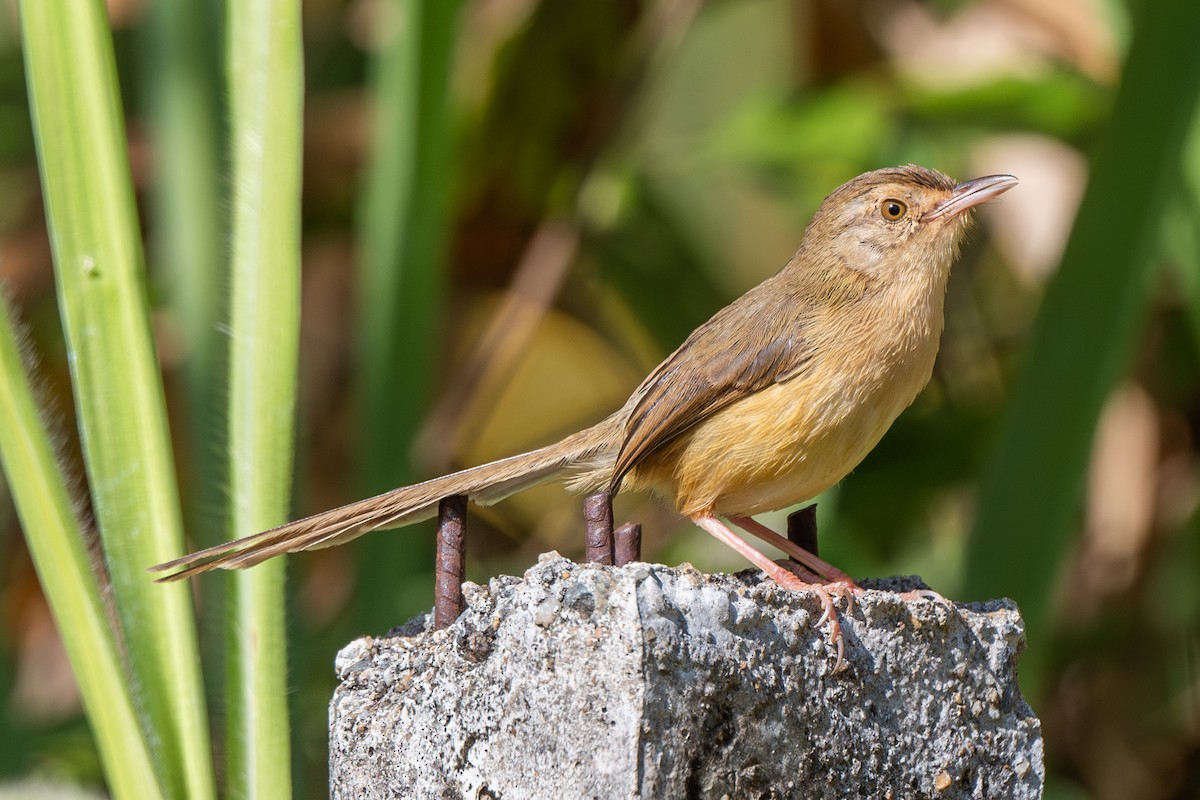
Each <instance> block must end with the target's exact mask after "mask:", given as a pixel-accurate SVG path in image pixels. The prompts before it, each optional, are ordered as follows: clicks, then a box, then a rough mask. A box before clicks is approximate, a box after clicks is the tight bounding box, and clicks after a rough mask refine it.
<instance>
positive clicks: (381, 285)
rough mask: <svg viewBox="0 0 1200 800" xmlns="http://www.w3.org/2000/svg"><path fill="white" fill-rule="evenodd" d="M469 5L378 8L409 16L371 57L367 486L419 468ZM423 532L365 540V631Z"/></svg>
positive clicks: (374, 625) (365, 301) (365, 259)
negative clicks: (415, 464) (452, 79)
mask: <svg viewBox="0 0 1200 800" xmlns="http://www.w3.org/2000/svg"><path fill="white" fill-rule="evenodd" d="M460 5H461V2H460V0H438V2H406V1H405V0H388V2H385V3H382V4H381V7H380V9H379V11H380V12H384V13H382V16H383V18H385V19H389V20H397V21H399V23H400V24H398V25H395V26H388V29H389V30H390V31H392V32H393V34H394V35H392V36H391V38H389V39H388V40H386V41H384V42H383V43H382V46H381V50H380V51H379V52H378V53H377V55H376V61H375V63H374V65H373V66H374V76H373V86H372V98H373V102H374V112H375V117H374V130H373V151H372V155H371V164H370V166H369V167H368V168H367V169H366V170H365V171H364V175H365V176H366V181H367V183H366V186H365V187H364V189H363V192H364V201H363V209H362V222H361V225H360V229H359V238H360V241H361V253H362V258H361V263H362V272H361V274H362V278H361V288H360V295H359V306H360V308H361V309H362V312H361V320H362V323H361V328H360V330H359V342H358V345H359V375H360V378H359V390H360V393H361V402H362V407H363V417H362V418H363V427H362V432H361V434H360V442H361V445H362V459H361V462H362V465H363V471H362V474H363V476H364V484H365V485H364V487H363V488H364V491H365V492H366V493H368V494H372V493H375V492H378V491H382V490H385V489H390V488H392V487H393V486H397V485H399V484H401V483H407V482H409V481H410V479H412V478H413V477H414V476H413V474H412V468H411V463H410V459H409V458H408V457H407V454H408V452H409V447H410V446H411V445H412V440H413V436H414V434H415V433H416V429H417V425H418V423H419V422H420V419H421V415H422V414H423V413H424V412H425V409H426V404H427V403H428V401H429V395H430V389H431V388H432V386H433V380H432V373H433V363H434V356H435V354H436V352H437V346H436V342H437V341H438V329H437V325H438V320H439V319H440V312H441V305H442V269H443V260H444V249H445V237H446V228H447V224H448V214H449V211H448V201H449V196H450V193H449V186H450V184H451V183H452V180H451V175H450V169H449V155H450V151H449V141H450V125H449V121H448V119H447V114H448V110H447V103H446V91H447V84H448V81H449V73H450V66H451V64H452V62H453V54H454V42H455V35H454V34H455V30H456V24H457V19H458V12H459V7H460ZM423 538H424V540H422V538H420V537H415V536H394V535H393V536H373V537H367V538H366V539H364V540H363V541H362V543H361V544H360V545H359V546H358V547H359V559H358V563H359V576H358V581H357V585H358V587H359V592H358V595H359V597H360V598H362V600H361V602H359V603H358V609H357V613H356V614H355V624H356V626H358V627H359V629H360V630H380V631H381V629H386V628H387V627H389V626H390V625H391V624H392V623H393V622H394V621H395V618H396V615H397V614H398V613H399V610H398V609H397V608H396V607H394V606H393V605H391V604H389V603H386V602H383V601H382V598H383V597H387V596H391V597H394V596H395V595H396V592H395V586H396V583H397V581H398V580H403V578H404V577H405V574H406V573H409V572H411V571H412V568H411V567H406V566H405V565H406V563H409V562H411V560H412V557H413V554H414V553H419V554H422V555H425V556H428V558H430V559H432V553H433V550H432V545H431V544H430V543H429V541H428V537H423ZM429 563H430V564H432V561H429Z"/></svg>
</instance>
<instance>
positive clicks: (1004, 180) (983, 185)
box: [926, 175, 1017, 219]
mask: <svg viewBox="0 0 1200 800" xmlns="http://www.w3.org/2000/svg"><path fill="white" fill-rule="evenodd" d="M1016 185H1017V179H1016V178H1015V177H1014V176H1012V175H988V176H987V177H985V178H976V179H975V180H973V181H967V182H966V183H960V184H959V185H958V186H955V187H954V191H953V192H952V193H951V194H950V196H949V197H948V198H946V199H945V200H943V201H942V202H941V203H938V204H937V206H935V207H934V209H933V210H932V211H930V212H929V213H928V214H927V215H926V218H927V219H933V218H936V217H946V216H950V217H953V216H957V215H958V214H961V213H962V212H964V211H966V210H967V209H969V208H974V207H975V206H977V205H979V204H980V203H983V202H986V201H988V200H991V199H992V198H993V197H996V196H998V195H1001V194H1003V193H1004V192H1007V191H1008V190H1009V189H1011V188H1012V187H1014V186H1016Z"/></svg>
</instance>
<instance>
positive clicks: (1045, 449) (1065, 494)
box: [967, 0, 1200, 651]
mask: <svg viewBox="0 0 1200 800" xmlns="http://www.w3.org/2000/svg"><path fill="white" fill-rule="evenodd" d="M1138 11H1139V17H1138V24H1137V26H1136V28H1135V31H1134V36H1133V41H1132V43H1131V46H1130V51H1129V54H1128V57H1127V60H1126V64H1125V70H1124V74H1123V75H1122V79H1121V88H1120V91H1119V93H1118V96H1117V101H1116V104H1115V107H1114V108H1113V111H1112V120H1111V122H1110V124H1109V128H1108V131H1107V134H1106V138H1105V141H1104V142H1103V144H1102V146H1101V149H1100V150H1099V152H1097V154H1096V157H1095V159H1094V160H1093V166H1092V172H1091V180H1090V182H1089V184H1088V187H1087V192H1086V194H1085V195H1084V198H1083V202H1082V205H1081V207H1080V209H1079V215H1078V217H1077V218H1076V222H1075V227H1074V230H1073V231H1072V233H1071V237H1070V240H1069V242H1068V244H1067V249H1066V251H1065V253H1064V255H1063V261H1062V266H1061V267H1060V269H1059V272H1058V274H1057V275H1056V276H1055V278H1054V280H1053V281H1052V282H1051V283H1050V285H1049V287H1048V289H1047V292H1046V296H1045V299H1044V301H1043V303H1042V308H1041V311H1040V314H1039V316H1038V319H1037V322H1036V324H1035V326H1034V332H1033V341H1032V344H1031V347H1030V351H1029V355H1028V361H1027V363H1026V364H1025V365H1024V368H1023V371H1022V373H1021V375H1020V377H1019V380H1018V383H1017V385H1016V388H1015V391H1014V394H1013V398H1012V401H1011V404H1010V407H1009V408H1008V410H1007V412H1006V414H1005V416H1004V419H1003V420H1002V423H1001V427H1000V430H999V433H998V436H997V441H996V446H995V452H994V453H993V454H992V457H991V460H990V463H989V464H988V468H987V470H986V472H985V475H984V480H983V484H982V488H981V493H980V497H979V507H978V515H977V518H976V523H975V529H974V531H973V533H972V538H971V542H970V548H969V552H968V563H967V588H968V591H969V592H970V593H971V594H972V595H975V596H980V597H990V596H998V595H1009V596H1012V597H1013V598H1014V599H1016V600H1017V601H1018V602H1019V603H1020V604H1021V607H1022V611H1023V612H1024V614H1025V618H1026V621H1027V622H1028V624H1029V627H1030V635H1031V638H1033V637H1036V636H1037V635H1038V634H1039V633H1040V631H1041V630H1042V628H1043V627H1044V625H1045V623H1046V615H1047V612H1048V609H1049V604H1050V599H1051V597H1052V595H1053V592H1054V588H1053V586H1054V577H1055V576H1054V572H1055V570H1056V569H1057V565H1059V564H1060V563H1062V555H1063V553H1064V551H1065V549H1066V547H1067V546H1068V543H1069V541H1070V538H1071V535H1072V531H1073V530H1074V529H1075V527H1076V520H1077V518H1078V514H1079V502H1080V494H1081V491H1082V487H1083V481H1084V475H1085V471H1086V468H1087V463H1088V457H1089V451H1090V447H1091V441H1092V433H1093V430H1094V428H1095V424H1096V420H1097V417H1098V416H1099V413H1100V409H1101V406H1102V404H1103V402H1104V400H1105V398H1106V397H1107V395H1108V392H1109V391H1110V390H1111V388H1112V386H1113V384H1114V383H1115V381H1116V380H1117V378H1118V377H1119V376H1120V374H1121V371H1122V370H1123V369H1124V368H1125V367H1126V365H1127V363H1128V361H1129V358H1130V355H1131V349H1132V346H1133V343H1134V336H1133V333H1134V329H1135V326H1136V324H1137V321H1138V318H1139V314H1140V312H1141V310H1142V309H1143V307H1144V304H1145V302H1146V299H1147V292H1146V290H1147V287H1148V285H1149V277H1150V274H1151V268H1150V266H1151V250H1152V248H1153V245H1154V240H1155V237H1156V235H1157V233H1158V231H1159V230H1160V220H1161V214H1162V212H1163V209H1164V208H1165V205H1166V201H1167V199H1168V198H1169V196H1170V194H1171V190H1172V189H1173V188H1174V187H1175V184H1176V181H1177V174H1178V171H1179V168H1180V163H1181V153H1182V150H1183V146H1184V142H1185V139H1186V134H1187V130H1188V127H1189V124H1190V122H1191V120H1192V117H1193V113H1194V110H1195V108H1196V98H1197V91H1198V89H1200V48H1197V47H1196V46H1195V42H1194V41H1193V38H1194V37H1193V33H1194V30H1195V24H1194V23H1195V14H1196V6H1195V4H1194V3H1193V2H1190V0H1149V1H1148V2H1146V3H1143V4H1141V5H1140V6H1139V9H1138ZM1034 650H1035V651H1036V650H1037V648H1034Z"/></svg>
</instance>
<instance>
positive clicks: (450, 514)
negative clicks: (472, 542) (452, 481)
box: [433, 495, 467, 630]
mask: <svg viewBox="0 0 1200 800" xmlns="http://www.w3.org/2000/svg"><path fill="white" fill-rule="evenodd" d="M466 549H467V498H466V497H465V496H464V495H454V496H453V497H447V498H444V499H443V500H442V501H441V502H440V503H438V531H437V564H436V576H435V580H434V585H433V629H434V630H441V629H442V628H445V627H447V626H449V625H450V623H452V622H454V620H456V619H458V615H459V614H461V613H462V612H463V609H464V608H466V603H465V602H464V601H463V593H462V585H463V580H464V579H465V577H466V568H465V566H464V559H463V556H464V555H465V553H466Z"/></svg>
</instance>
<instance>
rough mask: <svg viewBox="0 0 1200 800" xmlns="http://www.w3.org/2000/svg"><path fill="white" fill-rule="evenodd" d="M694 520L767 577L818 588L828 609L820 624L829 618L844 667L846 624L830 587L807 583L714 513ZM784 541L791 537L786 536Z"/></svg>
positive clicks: (800, 588)
mask: <svg viewBox="0 0 1200 800" xmlns="http://www.w3.org/2000/svg"><path fill="white" fill-rule="evenodd" d="M692 522H694V523H696V525H697V526H699V527H700V528H703V529H704V530H705V531H706V532H707V533H709V534H711V535H712V536H714V537H715V538H716V539H717V540H718V541H720V542H722V543H724V544H725V545H727V546H729V547H731V548H733V549H734V550H736V551H737V552H738V553H740V554H741V555H742V556H743V557H744V558H745V559H746V560H747V561H749V562H750V563H751V564H753V565H754V566H756V567H758V568H759V569H761V570H762V571H763V572H764V573H766V575H767V577H769V578H771V580H773V581H775V582H776V583H778V584H779V585H780V586H782V587H783V588H785V589H789V590H791V591H793V592H804V591H809V592H815V593H816V595H817V597H819V598H821V605H822V607H823V609H824V611H823V613H822V614H821V619H819V620H818V621H817V625H821V624H822V623H824V622H826V621H828V622H829V642H830V644H832V645H834V646H835V647H837V663H836V664H835V665H834V668H833V669H834V672H837V671H839V670H840V669H841V668H842V654H843V652H844V648H845V645H844V643H843V642H842V626H841V623H839V622H838V618H837V612H836V611H835V610H834V607H833V597H832V596H831V595H830V592H829V589H827V588H826V587H825V586H823V585H821V584H820V583H806V582H804V581H802V580H801V579H800V578H798V577H796V576H795V575H793V574H792V573H791V572H790V571H788V570H787V569H786V568H784V567H781V566H779V565H778V564H776V563H775V562H774V561H772V560H771V559H770V558H768V557H767V556H766V555H764V554H763V553H760V552H759V551H758V550H755V549H754V547H752V546H751V545H750V544H749V543H748V542H746V540H745V539H743V538H742V537H740V536H738V535H737V534H736V533H734V532H733V531H731V530H730V529H729V526H728V525H726V524H725V523H723V522H721V520H719V519H717V518H716V517H714V516H712V515H708V514H697V515H696V516H694V517H692ZM781 538H782V537H781ZM784 541H787V540H786V539H785V540H784Z"/></svg>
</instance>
